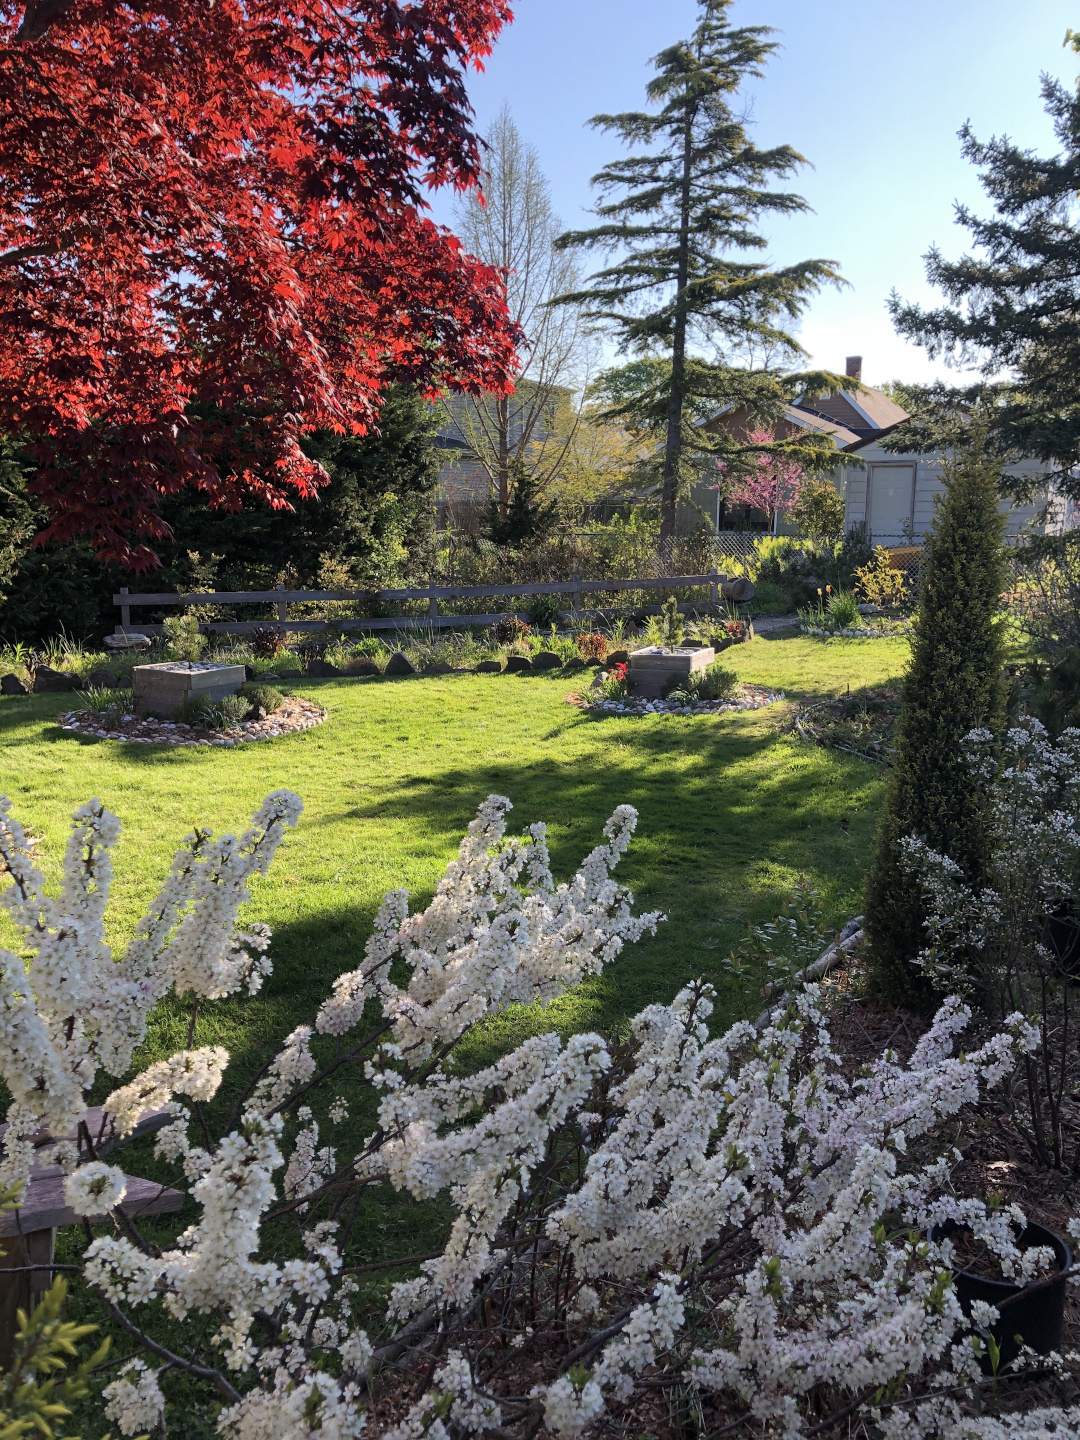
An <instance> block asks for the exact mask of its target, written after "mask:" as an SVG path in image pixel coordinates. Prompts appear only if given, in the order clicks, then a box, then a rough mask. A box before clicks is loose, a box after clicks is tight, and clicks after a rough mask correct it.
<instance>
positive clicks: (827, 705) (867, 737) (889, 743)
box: [794, 685, 900, 765]
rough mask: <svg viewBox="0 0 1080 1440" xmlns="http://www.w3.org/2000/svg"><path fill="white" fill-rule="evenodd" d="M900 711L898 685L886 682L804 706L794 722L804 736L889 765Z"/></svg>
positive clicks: (798, 711)
mask: <svg viewBox="0 0 1080 1440" xmlns="http://www.w3.org/2000/svg"><path fill="white" fill-rule="evenodd" d="M899 714H900V687H899V685H883V686H880V687H879V688H877V689H873V690H858V691H856V692H855V693H854V694H852V695H840V696H838V697H837V698H836V699H834V700H821V701H819V702H818V703H817V704H816V705H805V706H801V707H800V708H799V709H798V710H797V711H796V712H795V721H794V723H795V729H796V730H797V731H798V733H799V734H800V735H801V736H802V737H803V739H804V740H810V741H812V742H813V743H815V744H818V745H828V746H830V747H831V748H832V749H834V750H843V751H844V752H845V753H846V754H848V755H858V756H859V757H860V758H861V759H863V760H874V761H876V762H877V764H879V765H889V764H890V763H891V761H892V752H893V739H894V736H895V733H896V721H897V717H898V716H899Z"/></svg>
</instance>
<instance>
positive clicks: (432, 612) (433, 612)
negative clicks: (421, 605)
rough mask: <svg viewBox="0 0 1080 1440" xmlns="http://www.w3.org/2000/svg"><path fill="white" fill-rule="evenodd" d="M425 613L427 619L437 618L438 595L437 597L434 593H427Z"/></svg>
mask: <svg viewBox="0 0 1080 1440" xmlns="http://www.w3.org/2000/svg"><path fill="white" fill-rule="evenodd" d="M429 588H430V586H429ZM427 613H428V619H429V620H437V619H438V618H439V601H438V597H437V596H435V595H429V596H428V612H427Z"/></svg>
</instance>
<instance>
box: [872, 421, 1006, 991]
mask: <svg viewBox="0 0 1080 1440" xmlns="http://www.w3.org/2000/svg"><path fill="white" fill-rule="evenodd" d="M943 476H944V480H945V495H944V498H943V499H942V500H940V501H939V502H938V507H937V514H936V516H935V520H934V526H933V530H932V533H931V535H930V537H929V539H928V541H927V546H926V550H925V553H924V556H923V562H922V580H921V584H920V591H919V608H918V613H917V614H916V617H915V626H914V634H913V640H912V654H911V666H910V668H909V670H908V673H907V676H906V678H905V681H904V692H903V704H902V707H901V712H900V719H899V724H898V730H897V739H896V750H895V755H894V759H893V770H892V776H891V779H890V782H889V788H888V792H887V794H886V798H885V804H884V807H883V810H882V814H881V820H880V823H879V828H878V840H877V854H876V857H875V862H874V868H873V871H872V873H871V876H870V883H869V887H868V891H867V898H866V929H867V933H868V936H869V939H870V947H871V948H870V955H871V959H870V964H871V971H872V975H873V978H874V980H875V981H876V983H877V985H878V987H879V990H878V993H881V994H883V995H886V996H888V998H890V999H892V1000H894V1001H897V1002H901V1003H906V1004H909V1005H910V1004H914V1005H916V1006H919V1007H923V1008H925V1007H926V1006H928V1005H929V1004H930V1003H931V1002H932V998H933V997H932V992H931V987H930V985H929V983H928V982H927V980H926V979H925V977H924V975H923V973H922V971H921V970H919V969H918V967H916V966H915V965H913V964H912V961H913V959H914V957H915V955H916V954H917V953H918V952H919V950H921V949H922V948H923V946H924V944H925V935H924V932H923V919H924V904H923V901H922V897H921V895H920V892H919V884H918V881H917V880H915V879H914V878H913V877H911V876H909V875H908V874H907V873H906V872H904V871H903V870H902V869H901V867H900V865H899V863H898V854H897V842H898V841H899V840H900V839H902V838H903V837H905V836H908V835H918V836H921V837H922V838H923V839H925V840H926V841H927V843H928V844H929V845H931V846H932V847H933V848H934V849H935V850H938V851H940V852H942V853H944V854H946V855H948V856H950V857H951V858H952V859H953V860H955V861H956V863H957V864H958V865H959V866H960V867H961V869H962V870H963V872H964V874H965V876H966V877H967V878H968V880H969V882H971V883H973V884H975V885H978V883H979V880H980V877H981V872H982V867H983V864H984V840H983V828H982V821H981V818H980V805H979V793H978V787H977V785H976V783H975V781H974V779H973V777H972V776H971V775H970V774H969V772H968V771H967V769H966V768H965V767H964V766H963V765H962V764H961V761H960V753H961V752H960V746H961V741H962V740H963V738H964V736H965V735H967V734H968V733H969V731H971V730H973V729H975V728H976V727H977V726H980V725H981V726H987V727H988V728H990V729H991V730H994V731H999V730H1000V729H1001V727H1002V725H1003V723H1004V718H1005V706H1006V699H1007V689H1006V681H1005V678H1004V675H1003V671H1002V662H1003V654H1002V641H1001V634H1000V624H999V620H998V614H999V611H1000V607H1001V592H1002V590H1003V588H1004V585H1005V565H1004V549H1003V545H1002V538H1001V537H1002V526H1003V521H1002V517H1001V516H1000V514H999V513H998V485H999V483H1000V479H1001V463H1000V461H999V460H998V459H996V458H995V457H993V456H992V455H989V454H988V453H987V449H986V444H985V437H984V436H983V435H982V434H981V433H980V432H971V431H969V432H968V437H967V440H966V441H965V443H964V444H963V445H962V446H961V447H958V448H956V449H954V451H953V452H952V456H951V458H949V459H947V460H945V461H944V462H943Z"/></svg>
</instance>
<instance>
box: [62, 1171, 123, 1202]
mask: <svg viewBox="0 0 1080 1440" xmlns="http://www.w3.org/2000/svg"><path fill="white" fill-rule="evenodd" d="M126 1190H127V1181H126V1179H125V1178H124V1172H123V1171H122V1170H118V1169H117V1168H116V1166H115V1165H105V1164H104V1163H103V1162H102V1161H100V1160H93V1161H91V1162H90V1164H89V1165H81V1166H80V1167H79V1169H78V1170H73V1171H72V1173H71V1174H70V1175H65V1176H64V1199H65V1200H66V1201H67V1203H68V1204H69V1205H70V1206H71V1208H72V1210H74V1211H75V1214H76V1215H98V1216H101V1215H107V1214H108V1213H109V1211H110V1210H111V1209H112V1208H113V1206H114V1205H119V1204H120V1201H121V1200H122V1199H123V1198H124V1192H125V1191H126Z"/></svg>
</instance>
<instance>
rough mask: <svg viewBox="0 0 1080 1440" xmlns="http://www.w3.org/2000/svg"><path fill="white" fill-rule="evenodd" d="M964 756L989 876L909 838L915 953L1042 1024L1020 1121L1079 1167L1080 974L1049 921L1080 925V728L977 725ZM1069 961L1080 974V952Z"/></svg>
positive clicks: (968, 989) (1057, 1158) (1053, 1160)
mask: <svg viewBox="0 0 1080 1440" xmlns="http://www.w3.org/2000/svg"><path fill="white" fill-rule="evenodd" d="M962 763H964V764H966V765H968V766H969V767H970V768H971V769H972V771H973V772H974V773H975V775H976V776H977V777H978V781H979V787H978V788H979V793H980V794H981V796H982V803H983V817H984V822H985V826H986V840H987V864H986V875H985V882H984V884H983V885H982V887H981V888H980V889H978V890H976V889H973V888H972V886H970V885H969V884H968V883H967V881H966V879H965V877H964V875H963V873H962V871H961V870H960V867H959V866H958V865H957V864H956V863H955V862H954V861H953V860H952V859H950V857H949V856H947V855H941V854H938V853H937V852H936V851H934V850H932V849H931V848H930V847H929V846H928V845H927V844H926V843H925V841H923V840H920V839H918V838H917V837H909V838H907V839H904V840H902V841H901V842H900V846H901V861H902V863H903V864H904V865H906V866H907V867H908V869H909V870H911V871H912V872H913V873H914V874H916V875H917V876H918V877H919V879H920V881H921V883H922V885H923V888H924V893H925V897H926V902H927V922H926V938H927V944H926V948H925V949H924V950H923V951H922V952H921V954H920V955H919V956H918V957H916V958H917V961H918V963H919V964H921V965H922V966H923V967H924V968H925V969H926V971H927V972H928V974H930V975H931V976H932V977H933V978H934V980H935V983H936V984H937V985H938V987H939V988H940V989H942V990H953V991H955V992H956V993H959V994H965V995H971V996H974V997H976V998H977V1000H978V1001H979V1003H980V1005H981V1008H982V1009H984V1010H985V1011H986V1012H987V1013H989V1014H990V1015H991V1016H996V1017H1001V1016H1003V1015H1005V1014H1007V1013H1008V1012H1009V1011H1013V1010H1019V1011H1022V1012H1023V1013H1024V1014H1025V1015H1026V1016H1027V1017H1028V1019H1029V1020H1030V1021H1031V1022H1032V1023H1033V1024H1035V1025H1036V1026H1037V1027H1038V1029H1039V1037H1040V1053H1039V1055H1038V1057H1037V1058H1036V1057H1034V1056H1032V1057H1029V1058H1028V1059H1027V1061H1026V1062H1025V1064H1024V1066H1023V1085H1022V1087H1021V1089H1022V1096H1023V1099H1022V1104H1021V1106H1018V1107H1016V1108H1014V1109H1013V1112H1012V1115H1011V1121H1012V1124H1013V1126H1014V1128H1015V1129H1016V1130H1017V1132H1018V1133H1019V1134H1020V1135H1021V1136H1022V1137H1023V1139H1024V1140H1026V1142H1027V1144H1028V1146H1029V1148H1030V1150H1031V1152H1032V1154H1033V1157H1034V1158H1035V1159H1036V1161H1037V1162H1038V1163H1039V1164H1042V1165H1047V1166H1052V1167H1055V1168H1058V1169H1062V1168H1064V1169H1073V1168H1075V1167H1076V1166H1077V1164H1080V1135H1076V1134H1074V1135H1072V1137H1071V1140H1070V1137H1069V1136H1068V1135H1067V1134H1066V1126H1065V1113H1064V1110H1063V1107H1062V1101H1063V1100H1064V1101H1065V1103H1066V1106H1067V1104H1068V1096H1069V1093H1070V1092H1071V1091H1072V1090H1073V1089H1075V1088H1076V1087H1077V1085H1080V1067H1078V1066H1077V1061H1076V1044H1075V1041H1074V1039H1073V1026H1072V1024H1071V1016H1070V1014H1069V1009H1070V988H1071V985H1072V983H1074V981H1075V978H1076V976H1075V975H1069V974H1068V972H1067V970H1066V968H1065V965H1064V964H1063V961H1062V957H1061V955H1060V954H1059V953H1057V952H1056V951H1055V949H1054V947H1053V945H1052V944H1051V943H1050V937H1049V933H1048V921H1049V920H1050V919H1051V917H1054V916H1067V917H1069V918H1070V919H1072V920H1073V921H1077V922H1080V730H1065V731H1064V732H1063V733H1062V735H1061V736H1060V738H1059V739H1058V740H1057V742H1056V743H1054V742H1052V741H1051V740H1050V738H1049V736H1048V735H1047V733H1046V731H1045V730H1044V728H1043V726H1042V725H1041V724H1040V723H1039V722H1038V721H1037V720H1034V719H1025V720H1022V721H1021V722H1020V723H1019V724H1018V725H1016V726H1014V727H1013V728H1012V729H1010V730H1009V731H1008V732H1007V733H1006V735H1005V736H1004V737H1003V738H1002V739H1001V740H1000V741H999V740H996V739H995V738H994V737H993V736H992V735H991V734H990V733H989V732H988V731H986V730H973V731H972V732H971V734H970V735H968V736H967V737H966V739H965V742H964V751H963V759H962ZM1072 965H1073V967H1074V969H1075V970H1077V971H1078V972H1080V951H1078V953H1077V954H1076V955H1075V956H1074V957H1073V960H1072ZM1024 1112H1026V1113H1024Z"/></svg>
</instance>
